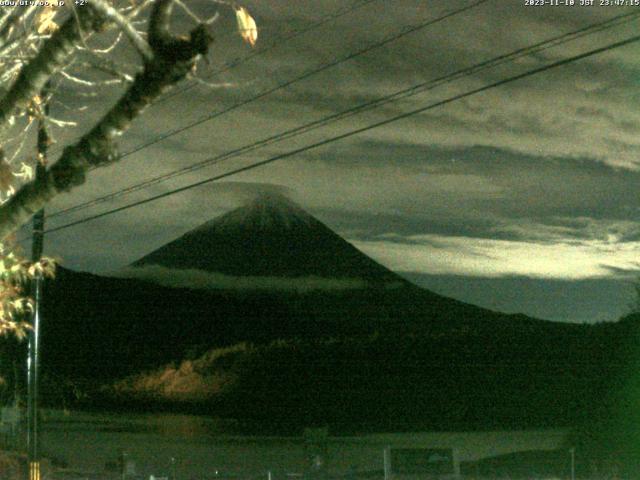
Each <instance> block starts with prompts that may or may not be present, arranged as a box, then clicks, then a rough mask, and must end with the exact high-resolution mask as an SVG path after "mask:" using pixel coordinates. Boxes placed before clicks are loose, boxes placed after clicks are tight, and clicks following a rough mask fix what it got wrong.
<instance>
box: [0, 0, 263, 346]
mask: <svg viewBox="0 0 640 480" xmlns="http://www.w3.org/2000/svg"><path fill="white" fill-rule="evenodd" d="M33 3H34V5H30V6H22V5H19V2H16V5H14V6H8V7H4V9H2V10H0V242H1V244H0V333H7V332H15V333H17V334H18V335H23V334H24V332H25V329H27V328H28V325H27V324H26V323H25V322H23V321H20V320H19V319H20V318H21V317H22V315H20V314H21V313H22V312H24V311H26V310H28V309H29V308H30V300H29V298H27V297H26V296H25V294H24V291H23V287H22V286H23V285H24V284H25V283H26V280H28V279H29V278H33V277H34V276H36V275H39V274H52V272H53V268H52V263H51V261H50V260H48V259H43V260H42V261H40V262H37V263H35V264H32V263H30V262H27V261H26V260H25V259H24V258H22V257H21V256H20V255H19V254H18V253H17V252H16V250H15V249H14V248H13V247H12V238H11V237H12V234H13V233H14V232H15V231H16V230H17V229H18V228H19V227H20V226H22V225H23V224H24V223H26V222H27V221H28V220H29V219H30V218H31V217H32V216H33V215H34V213H36V212H38V211H39V210H40V209H42V208H43V206H44V205H45V204H46V203H47V202H49V201H50V200H51V199H53V198H54V197H55V196H56V195H58V194H60V193H62V192H68V191H70V190H72V189H74V188H76V187H78V186H80V185H82V184H83V183H84V181H85V176H86V174H87V172H88V171H89V170H91V169H93V168H97V167H101V166H105V165H110V164H113V163H115V162H117V161H118V160H119V155H118V149H117V145H116V139H117V137H118V136H120V135H122V134H123V133H124V132H125V131H126V130H127V129H128V128H129V127H130V126H131V123H132V122H133V121H134V120H135V119H136V118H137V117H138V116H140V114H141V113H142V112H143V110H145V109H146V108H147V107H149V106H150V105H151V104H152V103H153V102H154V101H155V100H156V99H158V97H159V96H160V95H161V94H162V93H163V92H165V91H166V90H167V89H169V88H171V87H173V86H174V85H176V84H177V83H178V82H180V81H181V80H183V79H184V78H186V77H188V76H190V75H192V74H193V73H194V72H195V68H196V66H197V64H198V61H199V60H200V59H201V58H202V57H203V56H205V55H206V54H207V53H208V51H209V48H210V45H211V42H212V35H211V32H210V29H211V25H212V24H213V23H214V22H215V20H216V19H217V17H218V12H216V11H215V10H216V9H217V8H218V7H220V8H226V9H227V10H229V9H230V10H233V11H235V15H236V19H237V22H238V28H239V31H240V34H241V36H242V37H243V39H244V40H245V41H246V42H247V43H249V44H250V45H251V46H253V45H254V43H255V41H256V38H257V29H256V25H255V22H254V21H253V19H252V18H251V16H250V15H249V13H248V12H247V10H246V9H244V8H242V7H239V6H237V5H235V3H229V2H227V1H224V0H203V1H202V2H201V3H200V4H199V5H196V7H201V8H200V10H202V11H204V12H207V13H208V15H207V16H208V18H206V17H204V16H202V14H200V15H198V14H196V13H194V11H193V8H194V5H193V4H194V3H196V2H190V3H189V6H187V5H186V2H184V3H183V2H182V1H181V0H139V1H136V0H80V1H73V0H49V1H47V2H45V1H42V2H33ZM36 3H37V4H36ZM176 9H181V10H182V13H184V14H185V15H183V17H187V18H190V19H191V22H192V25H191V26H190V31H189V32H188V34H186V35H178V34H174V33H172V31H171V29H170V24H171V23H172V20H173V19H174V18H176V13H175V10H176ZM132 49H133V50H135V51H136V52H137V54H136V56H135V57H136V58H138V60H137V62H135V63H134V64H131V63H125V60H123V59H125V58H130V57H131V55H130V54H128V51H130V50H132ZM129 62H130V60H129ZM105 87H114V88H119V89H120V91H118V92H116V93H117V95H118V96H117V98H115V99H114V101H113V103H112V105H111V106H110V108H108V109H107V111H106V113H105V114H104V115H102V117H101V118H99V119H98V120H97V121H95V122H94V123H93V124H92V126H91V128H89V129H88V130H87V131H86V132H85V133H84V134H82V135H81V136H80V138H79V139H77V140H75V141H72V142H70V143H68V144H66V145H62V151H61V154H60V156H59V158H58V160H57V161H56V162H55V163H54V164H53V165H50V166H48V165H46V158H45V156H44V155H43V154H42V149H36V148H33V149H31V148H30V147H29V145H30V143H34V138H38V140H37V141H38V142H40V144H41V145H40V147H42V139H43V138H45V143H47V144H49V143H52V140H51V138H52V133H51V132H53V137H55V136H56V131H60V129H65V128H68V127H69V126H72V125H74V124H77V123H78V119H77V118H76V117H78V116H79V115H81V113H80V112H82V111H83V110H84V109H86V105H78V104H77V98H82V96H83V95H88V94H90V93H91V91H92V90H93V95H96V93H97V89H100V92H101V96H102V89H104V88H105ZM74 88H75V89H78V90H83V91H82V92H80V91H78V94H77V95H73V97H74V101H75V104H74V102H73V101H72V102H69V101H68V99H69V95H68V94H67V96H66V99H65V95H64V92H65V91H66V92H68V91H69V90H72V89H74ZM87 89H88V90H87ZM87 92H89V93H87ZM56 102H58V103H56ZM70 103H71V104H70ZM52 105H60V106H61V108H57V109H56V115H59V116H58V117H56V116H54V115H52V113H51V111H52V110H53V109H52V108H50V107H51V106H52ZM60 112H62V113H60ZM38 132H40V134H39V136H38ZM42 132H44V133H45V134H44V136H43V134H42ZM46 146H47V145H44V147H46ZM45 149H46V148H45ZM29 152H33V154H32V155H29ZM36 152H38V153H36ZM29 158H31V160H29ZM38 165H39V167H38ZM34 171H39V174H38V175H34V174H33V172H34Z"/></svg>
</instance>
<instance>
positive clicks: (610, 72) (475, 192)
mask: <svg viewBox="0 0 640 480" xmlns="http://www.w3.org/2000/svg"><path fill="white" fill-rule="evenodd" d="M195 3H198V2H194V4H195ZM201 3H202V4H201V5H198V8H200V9H201V11H202V12H204V11H205V10H208V12H207V13H212V12H213V11H215V9H214V7H213V6H212V5H211V3H208V4H206V3H205V2H201ZM475 3H477V2H475V1H471V0H464V1H462V0H450V1H446V2H445V1H442V0H422V1H416V0H413V1H411V0H393V1H388V0H377V1H375V0H374V1H369V2H362V1H360V0H358V1H355V2H352V0H342V1H338V0H313V1H311V0H296V1H292V0H289V1H284V0H255V1H251V0H247V1H246V2H245V3H244V5H245V6H247V7H248V9H249V11H250V12H251V13H252V15H253V16H254V17H255V19H256V21H257V23H258V26H259V28H260V38H259V43H258V46H257V49H256V50H251V49H249V47H247V46H246V45H243V44H242V42H241V41H240V39H239V37H238V35H237V34H236V33H235V25H234V22H235V20H234V17H233V12H232V11H231V10H225V9H224V8H218V9H219V11H220V14H221V19H220V20H219V21H218V22H217V23H216V24H215V25H213V26H212V30H213V31H214V33H215V35H216V42H215V44H214V47H213V49H212V53H211V55H210V56H209V58H208V59H207V62H204V63H202V64H201V65H200V69H199V75H200V77H201V78H202V79H204V80H205V82H203V83H202V84H199V85H198V86H196V87H194V88H190V89H188V90H185V91H183V92H182V93H180V94H178V95H175V96H173V97H172V98H170V99H168V100H166V101H163V102H160V103H159V104H157V105H156V106H154V107H153V108H151V109H149V110H148V111H147V112H146V113H145V114H144V116H143V117H142V118H140V119H139V121H138V122H137V124H136V125H135V127H134V128H133V129H132V130H131V131H130V132H129V133H128V134H127V135H125V136H124V137H123V138H122V148H121V149H122V151H125V152H126V151H128V150H130V149H132V148H135V147H136V146H137V145H140V144H141V143H144V142H147V141H149V140H150V139H153V138H155V137H156V136H158V135H160V134H162V133H164V132H167V131H170V130H172V129H175V128H178V127H181V126H183V125H187V124H189V123H190V122H193V121H194V120H197V119H198V118H201V117H202V116H203V115H206V114H209V113H211V112H216V111H219V110H221V109H225V108H228V107H231V106H233V105H234V104H237V103H238V102H243V101H244V100H246V99H249V98H251V97H254V96H257V95H259V94H261V93H262V92H264V91H265V90H267V89H270V88H273V87H274V86H277V85H278V84H281V83H284V82H287V81H289V80H291V79H294V78H296V77H299V76H301V75H304V74H305V73H306V72H309V71H313V70H315V69H318V67H320V66H322V65H325V64H328V63H331V62H333V61H335V60H336V59H341V58H343V57H346V56H347V55H350V54H352V53H354V52H358V51H359V50H363V49H367V50H369V51H368V52H367V53H365V54H361V55H357V56H354V58H352V59H350V60H348V61H343V62H340V63H339V64H338V65H336V66H334V67H331V68H326V69H325V70H324V71H322V72H321V73H318V74H315V75H311V76H308V78H306V79H305V80H303V81H296V82H294V83H292V84H291V85H289V86H287V87H286V88H282V89H279V90H278V91H276V92H274V93H273V94H270V95H266V96H264V97H263V98H261V99H260V100H257V101H254V102H251V103H248V104H247V105H244V106H242V107H240V108H236V109H235V110H233V111H232V112H229V113H226V114H224V115H220V116H218V117H217V118H215V119H213V120H211V121H208V122H204V123H202V124H200V125H199V126H196V127H194V128H190V129H188V130H186V131H184V132H182V133H180V134H177V135H173V136H171V137H170V138H167V139H165V140H163V141H162V142H158V143H156V144H154V145H153V146H150V147H148V148H145V149H143V150H141V151H139V152H137V153H135V154H133V155H130V156H127V157H126V158H125V159H123V160H122V162H121V163H119V164H117V165H114V166H112V167H109V168H105V169H101V170H96V171H94V172H92V173H91V175H90V178H89V180H88V182H87V183H86V184H85V185H84V186H82V187H81V188H79V189H78V190H76V191H74V192H73V193H70V194H67V195H63V196H61V197H59V198H58V199H56V200H55V202H54V203H53V204H52V205H51V206H50V207H49V208H48V211H49V212H55V211H57V210H59V209H62V208H66V207H70V206H73V205H76V204H78V203H81V202H84V201H87V200H91V199H92V198H95V197H97V196H100V195H104V194H107V193H110V192H113V191H117V190H118V189H121V188H124V187H127V186H129V185H132V184H135V183H137V182H140V181H144V180H145V179H148V178H150V177H151V176H156V175H159V174H163V173H167V172H171V171H173V170H175V169H179V168H181V167H184V166H187V165H189V164H192V163H195V162H198V161H202V160H205V159H207V158H211V157H215V156H216V155H220V154H223V153H225V152H228V151H230V150H233V149H235V148H238V147H241V146H244V145H246V144H249V143H252V142H255V141H257V140H261V139H263V138H266V137H269V136H271V135H274V134H277V133H280V132H282V131H285V130H288V129H291V128H295V127H297V126H299V125H302V124H305V123H307V122H311V121H314V120H317V119H319V118H322V117H324V116H327V115H330V114H332V113H336V112H340V111H343V110H345V109H348V108H351V107H354V106H357V105H359V104H362V103H364V102H368V101H371V100H375V99H377V98H380V97H382V96H385V95H389V94H392V93H394V92H397V91H400V90H403V89H406V88H408V87H411V86H414V85H417V84H422V83H424V82H428V81H429V80H433V79H437V78H439V77H442V76H445V75H449V74H452V73H455V72H457V71H459V70H462V69H468V68H469V67H472V66H474V65H477V64H480V63H482V62H486V61H488V60H491V59H493V58H495V57H496V56H499V55H504V54H508V53H510V52H512V51H514V50H517V49H521V48H524V47H528V46H530V45H532V44H536V43H538V42H542V41H545V40H548V39H551V38H554V37H558V36H560V35H563V34H568V33H570V32H573V31H576V30H579V29H582V28H584V27H587V26H589V25H593V24H597V23H599V22H603V21H605V20H607V19H611V18H614V17H616V16H618V15H622V14H627V13H633V12H635V11H637V12H638V13H639V14H640V7H621V6H608V7H607V6H598V5H595V6H591V7H588V6H580V5H574V6H571V7H570V6H527V5H526V4H525V0H488V1H486V2H484V3H482V4H479V5H477V6H475V7H474V8H470V9H468V10H467V11H465V12H463V13H460V14H456V15H453V16H451V17H449V18H447V19H446V20H443V21H440V22H437V23H433V24H431V25H427V26H425V27H423V28H419V29H416V31H414V32H412V33H410V34H407V35H405V36H403V37H402V38H401V39H398V40H396V41H392V42H388V43H387V44H386V45H384V46H381V47H379V48H370V47H371V46H372V45H373V44H375V43H377V42H381V41H382V40H383V39H385V38H389V37H391V36H394V35H397V34H398V33H399V32H401V31H402V30H403V29H406V28H407V27H408V26H415V25H420V24H425V23H426V22H427V21H428V20H429V19H435V18H438V17H440V16H442V15H444V14H447V13H450V12H452V11H455V10H458V9H461V8H463V7H465V6H471V5H473V4H475ZM578 3H580V0H576V4H578ZM596 3H598V1H596ZM352 5H353V6H355V7H354V8H353V9H351V11H350V12H347V10H348V9H350V6H352ZM336 12H337V13H336ZM330 15H333V16H336V17H337V18H334V19H331V20H329V19H328V17H327V16H330ZM323 19H324V20H327V21H326V22H324V24H322V25H321V26H317V27H314V28H310V27H313V26H314V24H315V23H317V22H318V21H320V20H323ZM180 23H181V22H180V21H177V22H176V26H177V27H179V26H180ZM639 24H640V20H635V19H630V21H627V22H626V23H621V24H619V25H616V26H614V27H612V28H609V29H606V30H603V31H600V32H595V33H592V34H590V35H585V36H583V37H581V38H578V39H575V40H573V41H570V42H567V43H563V44H560V45H557V46H555V47H553V48H547V49H545V50H543V51H538V52H535V53H533V54H529V55H524V56H521V57H519V58H517V59H515V60H514V61H509V62H504V63H503V64H501V65H498V66H496V67H494V68H489V69H484V70H481V71H477V72H475V73H473V74H471V75H467V76H463V77H462V78H458V79H457V80H455V81H451V82H448V83H445V84H442V85H439V86H437V87H436V88H433V89H430V90H429V91H426V92H422V93H419V94H417V95H415V96H411V97H408V98H404V99H402V100H399V101H397V102H394V103H389V104H386V105H384V107H381V108H378V109H375V110H371V111H368V112H365V113H363V114H361V115H358V116H352V117H350V118H348V119H346V120H343V121H338V122H334V123H332V124H330V125H327V126H325V127H323V128H319V129H316V130H314V131H312V132H309V133H307V134H304V135H300V136H298V137H296V138H293V139H289V140H285V141H282V142H279V143H277V144H273V145H269V146H267V147H265V148H261V149H259V150H255V151H252V152H250V153H248V154H245V155H242V156H238V157H236V158H233V159H229V160H226V161H224V162H221V163H218V164H216V165H213V166H209V167H207V168H204V169H200V170H198V171H195V172H191V173H189V174H187V175H183V176H180V177H178V178H174V179H171V180H170V181H167V182H164V183H162V184H159V185H155V186H153V187H152V188H149V189H145V190H142V191H139V192H136V193H135V194H132V195H129V196H124V197H120V198H118V199H117V200H114V201H112V202H109V203H104V204H102V205H99V206H95V207H93V208H90V209H86V210H82V211H79V212H76V213H74V214H72V215H61V216H58V217H55V218H52V219H50V220H49V221H48V226H50V227H54V226H57V225H62V224H65V223H67V222H69V221H72V220H75V219H79V218H83V217H86V216H87V215H90V214H94V213H98V212H100V211H103V210H108V209H111V208H114V207H118V206H120V205H124V204H127V203H129V202H132V201H135V200H139V199H143V198H145V197H148V196H150V195H153V194H157V193H161V192H163V191H167V190H170V189H172V188H175V187H178V186H182V185H186V184H189V183H191V182H194V181H197V180H199V179H203V178H206V177H209V176H213V175H216V174H218V173H223V172H226V171H228V170H231V169H233V168H236V167H239V166H243V165H248V164H250V163H252V162H256V161H260V160H264V159H266V158H269V157H271V156H273V155H276V154H279V153H283V152H287V151H289V150H292V149H295V148H299V147H302V146H305V145H309V144H311V143H314V142H317V141H320V140H324V139H327V138H331V137H333V136H336V135H339V134H341V133H344V132H347V131H349V130H352V129H356V128H359V127H363V126H366V125H369V124H372V123H375V122H378V121H381V120H384V119H386V118H390V117H393V116H395V115H399V114H402V113H403V112H407V111H410V110H412V109H416V108H419V107H422V106H426V105H429V104H432V103H435V102H438V101H441V100H444V99H447V98H450V97H454V96H456V95H459V94H462V93H465V92H467V91H470V90H473V89H476V88H479V87H482V86H484V85H488V84H491V83H493V82H496V81H499V80H501V79H504V78H508V77H511V76H514V75H518V74H521V73H524V72H526V71H528V70H531V69H535V68H537V67H541V66H543V65H546V64H550V63H553V62H555V61H558V60H561V59H563V58H567V57H570V56H572V55H577V54H580V53H582V52H586V51H589V50H592V49H595V48H598V47H602V46H604V45H607V44H610V43H614V42H617V41H620V40H623V39H626V38H629V37H632V36H634V35H636V34H637V32H638V25H639ZM300 29H308V31H307V32H306V33H303V34H299V35H292V32H295V31H296V30H300ZM283 37H284V38H287V37H292V38H289V39H288V40H283ZM264 48H266V50H265V51H264V52H263V53H260V49H264ZM247 55H250V56H251V57H250V58H248V59H245V60H243V59H244V57H246V56H247ZM236 59H241V60H242V61H241V62H240V63H239V64H238V65H236V66H232V67H230V66H228V64H229V62H234V61H235V60H236ZM205 83H206V84H205ZM65 88H66V89H68V91H66V90H65ZM79 88H80V87H78V86H71V85H69V86H66V87H65V86H64V85H63V86H62V87H61V93H62V96H63V97H64V95H65V93H66V94H67V96H68V98H72V99H75V100H76V101H77V99H78V98H80V97H78V96H77V95H76V94H75V93H74V92H76V91H78V89H79ZM181 88H183V86H179V87H178V90H180V89H181ZM117 94H118V91H117V90H115V89H114V90H113V92H111V91H108V90H105V91H104V93H103V92H101V95H100V97H99V99H97V100H96V99H86V100H85V99H84V97H82V98H83V99H82V101H83V102H88V104H89V105H91V106H92V108H91V109H90V110H89V113H86V114H85V116H86V119H89V120H86V119H85V120H83V122H82V123H81V124H80V125H79V127H77V128H76V129H75V130H74V132H75V133H69V131H66V132H61V133H59V139H64V138H66V136H69V135H74V134H78V133H80V132H82V131H83V128H86V127H87V125H89V124H90V118H92V117H91V116H92V115H93V116H94V118H95V116H97V115H99V112H100V111H101V110H100V108H101V105H102V106H104V105H106V104H105V103H104V102H105V99H109V98H116V96H117ZM70 101H71V103H73V100H70ZM92 102H93V103H92ZM101 102H102V103H101ZM639 107H640V42H638V43H634V44H631V45H628V46H625V47H622V48H618V49H614V50H611V51H607V52H605V53H602V54H600V55H597V56H592V57H589V58H586V59H583V60H580V61H578V62H575V63H571V64H568V65H564V66H562V67H559V68H555V69H553V70H549V71H546V72H543V73H540V74H538V75H533V76H529V77H526V78H523V79H521V80H518V81H516V82H512V83H508V84H505V85H502V86H500V87H499V88H495V89H492V90H489V91H486V92H482V93H479V94H476V95H472V96H468V97H466V98H463V99H461V100H458V101H455V102H451V103H448V104H446V105H442V106H440V107H437V108H433V109H430V110H428V111H425V112H423V113H420V114H418V115H415V116H412V117H410V118H406V119H403V120H400V121H397V122H394V123H390V124H388V125H385V126H383V127H380V128H377V129H372V130H369V131H367V132H364V133H362V134H359V135H355V136H352V137H349V138H346V139H344V140H341V141H337V142H333V143H329V144H327V145H325V146H323V147H320V148H316V149H312V150H309V151H307V152H305V153H302V154H299V155H295V156H292V157H289V158H287V159H284V160H281V161H279V162H275V163H272V164H269V165H267V166H264V167H261V168H257V169H254V170H251V171H248V172H245V173H243V174H240V175H236V176H233V177H229V178H227V179H225V181H224V182H220V183H211V184H208V185H205V186H202V187H199V188H195V189H192V190H189V191H187V192H184V193H180V194H177V195H173V196H170V197H167V198H164V199H162V200H160V201H157V202H152V203H149V204H146V205H144V206H141V207H138V208H134V209H129V210H126V211H123V212H120V213H118V214H115V215H110V216H107V217H104V218H101V219H99V220H95V221H92V222H88V223H84V224H82V225H80V226H76V227H73V228H68V229H65V230H61V231H59V232H56V233H52V234H50V235H48V237H47V240H46V249H47V251H48V253H49V254H50V255H56V256H59V257H60V258H61V259H62V260H63V264H64V265H65V266H68V267H71V268H75V269H82V270H87V271H93V272H106V271H110V270H115V269H117V268H120V267H122V266H124V265H127V264H128V263H130V262H132V261H134V260H136V259H137V258H139V257H141V256H143V255H144V254H146V253H149V252H150V251H152V250H154V249H155V248H157V247H159V246H161V245H163V244H164V243H166V242H167V241H169V240H172V239H173V238H175V237H176V236H178V235H180V234H182V233H184V232H186V231H188V230H190V229H192V228H194V227H195V226H197V225H199V224H200V223H203V222H205V221H207V220H209V219H211V218H212V217H214V216H216V215H219V214H221V213H224V212H225V211H228V210H229V209H231V208H234V207H235V206H237V205H239V204H240V203H241V202H242V201H246V200H247V198H250V197H251V195H253V194H254V193H255V192H258V191H260V190H261V189H264V188H277V189H281V190H283V191H286V192H287V193H288V194H290V195H291V196H292V197H293V198H294V199H295V200H296V201H297V202H298V203H299V204H300V205H302V206H303V207H304V208H305V209H307V210H308V211H309V212H310V213H312V214H314V215H315V216H317V217H318V218H319V219H321V220H322V221H323V222H325V223H326V224H327V225H328V226H330V227H331V228H333V229H334V230H335V231H336V232H338V233H339V234H341V235H342V236H344V237H345V238H347V239H348V240H349V241H351V242H352V243H354V244H355V245H356V246H357V247H358V248H360V249H361V250H362V251H364V252H365V253H367V254H368V255H370V256H372V257H373V258H375V259H377V260H378V261H380V262H381V263H383V264H384V265H386V266H387V267H389V268H391V269H392V270H394V271H397V272H398V273H400V274H402V275H404V276H406V277H407V278H410V279H411V280H412V281H414V282H416V283H417V284H419V285H422V286H425V287H427V288H430V289H432V290H434V291H436V292H438V293H441V294H445V295H448V296H451V297H454V298H458V299H461V300H465V301H469V302H472V303H476V304H479V305H482V306H486V307H490V308H493V309H498V310H502V311H507V312H524V313H527V314H531V315H535V316H539V317H542V318H546V319H552V320H559V321H581V322H582V321H584V322H594V321H601V320H613V319H616V318H617V317H618V316H620V315H621V314H623V313H625V312H626V311H627V310H628V305H629V303H630V302H631V300H632V293H633V289H632V287H631V282H632V281H633V279H634V278H635V277H636V276H637V275H638V274H639V273H640V272H639V270H640V196H639V195H638V189H639V188H640V158H639V157H638V154H639V153H640V108H639ZM59 115H60V116H64V115H68V113H66V114H65V113H64V112H63V111H62V109H61V110H60V112H59ZM265 185H266V186H267V187H265Z"/></svg>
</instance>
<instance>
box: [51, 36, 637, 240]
mask: <svg viewBox="0 0 640 480" xmlns="http://www.w3.org/2000/svg"><path fill="white" fill-rule="evenodd" d="M638 41H640V35H636V36H633V37H630V38H628V39H626V40H621V41H619V42H615V43H611V44H609V45H606V46H604V47H599V48H596V49H593V50H589V51H588V52H584V53H581V54H578V55H574V56H572V57H569V58H565V59H563V60H559V61H557V62H553V63H550V64H548V65H544V66H542V67H538V68H534V69H531V70H528V71H526V72H524V73H521V74H518V75H514V76H511V77H507V78H504V79H502V80H498V81H496V82H493V83H490V84H488V85H485V86H483V87H479V88H475V89H473V90H469V91H467V92H464V93H460V94H458V95H454V96H452V97H449V98H447V99H445V100H440V101H437V102H434V103H430V104H428V105H426V106H423V107H420V108H416V109H414V110H410V111H408V112H405V113H402V114H399V115H395V116H393V117H390V118H387V119H385V120H382V121H379V122H376V123H373V124H370V125H367V126H366V127H361V128H356V129H354V130H350V131H348V132H346V133H343V134H340V135H337V136H334V137H330V138H327V139H325V140H322V141H319V142H316V143H312V144H310V145H306V146H304V147H301V148H297V149H294V150H290V151H288V152H285V153H281V154H279V155H275V156H273V157H270V158H268V159H266V160H262V161H259V162H255V163H252V164H250V165H247V166H244V167H240V168H236V169H234V170H231V171H229V172H226V173H222V174H219V175H215V176H213V177H209V178H206V179H204V180H200V181H198V182H195V183H191V184H189V185H186V186H183V187H180V188H176V189H173V190H170V191H167V192H163V193H161V194H158V195H154V196H152V197H148V198H146V199H144V200H139V201H136V202H132V203H130V204H128V205H124V206H121V207H118V208H114V209H111V210H108V211H105V212H101V213H99V214H95V215H91V216H89V217H85V218H83V219H80V220H76V221H73V222H69V223H67V224H65V225H61V226H59V227H55V228H51V229H48V230H46V231H45V232H44V233H53V232H57V231H59V230H63V229H66V228H70V227H73V226H76V225H80V224H83V223H87V222H90V221H92V220H96V219H98V218H102V217H106V216H108V215H112V214H114V213H118V212H121V211H123V210H128V209H130V208H134V207H137V206H140V205H144V204H146V203H150V202H153V201H156V200H159V199H161V198H165V197H168V196H171V195H174V194H177V193H181V192H184V191H187V190H191V189H192V188H196V187H199V186H202V185H206V184H208V183H211V182H214V181H217V180H221V179H223V178H227V177H230V176H232V175H236V174H238V173H242V172H246V171H249V170H253V169H255V168H258V167H262V166H264V165H268V164H270V163H273V162H275V161H278V160H282V159H285V158H289V157H292V156H294V155H298V154H300V153H304V152H307V151H309V150H313V149H315V148H318V147H321V146H324V145H327V144H330V143H333V142H337V141H339V140H344V139H345V138H349V137H352V136H354V135H358V134H360V133H363V132H366V131H369V130H373V129H376V128H379V127H382V126H385V125H389V124H390V123H393V122H397V121H399V120H402V119H405V118H408V117H411V116H413V115H417V114H419V113H423V112H426V111H428V110H432V109H434V108H437V107H441V106H443V105H447V104H449V103H452V102H455V101H457V100H461V99H463V98H467V97H470V96H472V95H476V94H478V93H482V92H486V91H488V90H492V89H494V88H498V87H500V86H502V85H506V84H508V83H512V82H515V81H517V80H521V79H523V78H526V77H530V76H533V75H537V74H539V73H542V72H546V71H548V70H551V69H553V68H557V67H560V66H563V65H568V64H570V63H573V62H576V61H578V60H582V59H585V58H588V57H591V56H594V55H598V54H600V53H604V52H606V51H609V50H613V49H616V48H620V47H623V46H626V45H630V44H631V43H635V42H638Z"/></svg>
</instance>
